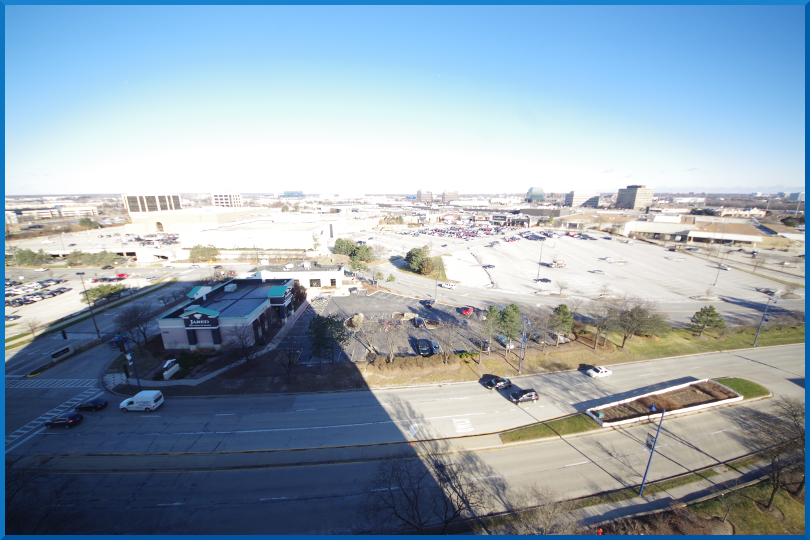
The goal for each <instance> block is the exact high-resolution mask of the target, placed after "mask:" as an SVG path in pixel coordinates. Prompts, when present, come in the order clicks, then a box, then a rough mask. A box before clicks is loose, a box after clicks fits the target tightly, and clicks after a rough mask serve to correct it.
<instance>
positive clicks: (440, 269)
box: [397, 255, 458, 283]
mask: <svg viewBox="0 0 810 540" xmlns="http://www.w3.org/2000/svg"><path fill="white" fill-rule="evenodd" d="M430 260H431V261H433V272H431V273H430V274H420V273H419V272H414V271H413V270H411V269H410V268H408V266H401V267H398V268H397V270H398V271H400V272H404V273H406V274H413V275H416V276H422V277H426V278H431V279H438V280H439V281H447V282H449V283H458V281H452V280H448V279H447V274H446V273H445V271H444V262H443V261H442V256H441V255H437V256H436V257H431V258H430Z"/></svg>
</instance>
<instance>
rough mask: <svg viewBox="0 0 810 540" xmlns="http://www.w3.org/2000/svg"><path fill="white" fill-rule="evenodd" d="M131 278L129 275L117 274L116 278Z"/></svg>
mask: <svg viewBox="0 0 810 540" xmlns="http://www.w3.org/2000/svg"><path fill="white" fill-rule="evenodd" d="M129 276H130V275H129V274H115V277H119V278H128V277H129Z"/></svg>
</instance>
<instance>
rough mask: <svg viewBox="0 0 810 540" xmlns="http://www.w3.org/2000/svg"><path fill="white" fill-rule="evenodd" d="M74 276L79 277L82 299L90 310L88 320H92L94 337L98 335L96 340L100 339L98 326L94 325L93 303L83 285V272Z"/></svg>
mask: <svg viewBox="0 0 810 540" xmlns="http://www.w3.org/2000/svg"><path fill="white" fill-rule="evenodd" d="M76 275H77V276H79V279H81V280H82V289H84V299H85V300H87V307H88V308H90V318H92V319H93V326H95V327H96V335H98V339H101V332H100V331H99V329H98V324H97V323H96V315H95V314H94V313H93V302H92V301H91V300H90V297H89V296H87V287H85V285H84V277H83V276H84V272H76Z"/></svg>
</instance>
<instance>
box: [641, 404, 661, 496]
mask: <svg viewBox="0 0 810 540" xmlns="http://www.w3.org/2000/svg"><path fill="white" fill-rule="evenodd" d="M652 408H653V409H654V408H655V404H653V405H652ZM666 412H667V410H666V409H663V410H662V411H661V421H660V422H658V431H657V432H656V433H655V442H653V447H652V449H651V450H650V460H649V461H648V462H647V468H646V469H645V470H644V478H643V479H642V480H641V489H639V490H638V496H639V497H641V494H642V493H643V492H644V484H645V483H646V482H647V473H648V472H650V464H651V463H652V458H653V454H655V447H656V445H657V444H658V435H660V434H661V424H663V423H664V414H666Z"/></svg>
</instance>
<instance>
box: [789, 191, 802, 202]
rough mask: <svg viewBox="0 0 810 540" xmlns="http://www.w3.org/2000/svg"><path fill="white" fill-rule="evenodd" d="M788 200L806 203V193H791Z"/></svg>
mask: <svg viewBox="0 0 810 540" xmlns="http://www.w3.org/2000/svg"><path fill="white" fill-rule="evenodd" d="M787 200H789V201H794V202H804V191H800V192H798V193H791V194H790V196H789V197H788V199H787Z"/></svg>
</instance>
